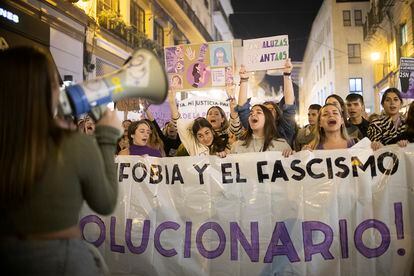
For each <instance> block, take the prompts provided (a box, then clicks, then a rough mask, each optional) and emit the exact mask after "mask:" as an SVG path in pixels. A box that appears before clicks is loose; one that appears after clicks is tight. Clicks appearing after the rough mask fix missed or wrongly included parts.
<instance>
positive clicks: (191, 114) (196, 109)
mask: <svg viewBox="0 0 414 276" xmlns="http://www.w3.org/2000/svg"><path fill="white" fill-rule="evenodd" d="M212 106H219V107H221V108H222V109H223V110H224V112H225V113H226V116H227V118H229V116H230V106H229V102H228V101H224V100H214V99H211V98H207V97H206V98H202V97H197V98H191V99H185V100H182V101H180V103H179V104H178V110H179V112H180V114H181V118H183V119H196V118H198V117H206V115H207V111H208V109H209V108H210V107H212Z"/></svg>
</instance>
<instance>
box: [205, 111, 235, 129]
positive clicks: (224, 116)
mask: <svg viewBox="0 0 414 276" xmlns="http://www.w3.org/2000/svg"><path fill="white" fill-rule="evenodd" d="M213 108H215V109H217V110H218V111H219V112H220V115H221V117H223V119H224V122H223V123H221V128H220V130H219V131H227V129H228V128H229V126H230V123H229V120H228V119H227V116H226V112H224V110H223V108H221V107H220V106H218V105H213V106H212V107H210V108H209V109H208V110H207V114H206V117H207V116H208V113H209V112H210V110H212V109H213Z"/></svg>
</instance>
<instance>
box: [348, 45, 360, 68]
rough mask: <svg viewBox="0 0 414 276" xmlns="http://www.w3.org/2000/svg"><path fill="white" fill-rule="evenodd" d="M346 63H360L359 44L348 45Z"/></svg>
mask: <svg viewBox="0 0 414 276" xmlns="http://www.w3.org/2000/svg"><path fill="white" fill-rule="evenodd" d="M348 63H350V64H352V63H361V44H348Z"/></svg>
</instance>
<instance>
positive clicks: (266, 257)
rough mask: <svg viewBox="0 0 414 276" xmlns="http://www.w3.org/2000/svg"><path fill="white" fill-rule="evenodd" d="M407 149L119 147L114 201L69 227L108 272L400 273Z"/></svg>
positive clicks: (407, 215) (413, 163)
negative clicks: (205, 151) (195, 152)
mask: <svg viewBox="0 0 414 276" xmlns="http://www.w3.org/2000/svg"><path fill="white" fill-rule="evenodd" d="M413 151H414V144H410V145H409V146H408V147H407V148H405V149H404V148H399V147H397V146H387V147H384V148H382V149H380V150H378V151H376V152H372V151H371V150H368V149H367V150H364V149H352V148H351V149H345V150H332V151H329V150H325V151H313V152H310V151H301V152H299V153H296V154H294V155H292V156H290V157H289V158H284V157H282V155H281V153H280V152H263V153H247V154H240V155H230V156H228V157H226V158H224V159H220V158H218V157H215V156H208V157H201V156H199V157H176V158H151V157H146V158H142V157H137V156H119V157H117V158H116V162H117V168H118V180H119V190H120V194H119V203H118V206H117V209H116V211H115V213H114V214H112V215H111V216H108V217H104V216H98V215H96V214H94V213H92V212H90V211H89V210H87V208H85V210H84V212H83V214H82V216H81V219H80V227H81V231H82V234H83V237H84V239H86V240H87V241H89V242H91V243H92V244H94V245H96V246H97V247H98V248H99V250H100V251H101V253H102V254H103V256H104V258H105V260H106V262H107V264H108V266H109V268H110V270H111V272H112V273H114V274H129V275H130V274H134V275H364V276H365V275H409V273H410V269H411V267H412V263H413V243H412V237H413V231H414V230H413V229H414V228H413V220H414V216H413V211H414V200H413V199H414V193H413V190H414V183H413V181H412V179H413V177H414V172H413V170H412V168H413V167H414V155H413V154H412V152H413Z"/></svg>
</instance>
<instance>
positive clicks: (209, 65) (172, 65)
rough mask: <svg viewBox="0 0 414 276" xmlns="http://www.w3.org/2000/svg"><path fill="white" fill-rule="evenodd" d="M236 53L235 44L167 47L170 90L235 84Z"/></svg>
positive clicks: (166, 60)
mask: <svg viewBox="0 0 414 276" xmlns="http://www.w3.org/2000/svg"><path fill="white" fill-rule="evenodd" d="M232 49H233V47H232V43H231V42H212V43H201V44H183V45H176V46H172V47H165V48H164V58H165V69H166V71H167V73H168V80H169V84H170V87H172V88H175V89H179V90H180V91H187V90H195V89H208V88H212V87H224V86H226V84H232V83H233V72H234V69H233V52H232ZM213 69H214V70H213Z"/></svg>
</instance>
